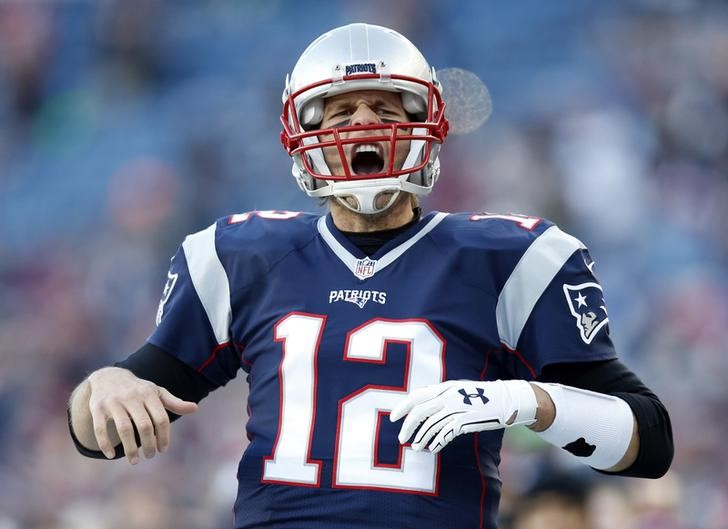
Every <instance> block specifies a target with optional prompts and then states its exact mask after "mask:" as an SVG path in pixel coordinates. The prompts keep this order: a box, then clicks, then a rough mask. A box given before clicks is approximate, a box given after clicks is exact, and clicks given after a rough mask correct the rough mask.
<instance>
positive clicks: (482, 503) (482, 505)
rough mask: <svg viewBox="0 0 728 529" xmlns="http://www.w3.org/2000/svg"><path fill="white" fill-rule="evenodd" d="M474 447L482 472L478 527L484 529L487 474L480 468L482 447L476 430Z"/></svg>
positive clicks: (480, 471) (479, 471)
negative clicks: (479, 444)
mask: <svg viewBox="0 0 728 529" xmlns="http://www.w3.org/2000/svg"><path fill="white" fill-rule="evenodd" d="M473 439H474V441H473V447H474V449H475V461H476V463H477V465H478V473H479V474H480V487H481V488H480V509H478V511H479V516H480V522H479V523H478V529H483V515H484V514H485V513H484V509H485V489H486V484H485V476H484V475H483V470H482V469H481V468H480V447H479V446H478V432H475V434H474V435H473Z"/></svg>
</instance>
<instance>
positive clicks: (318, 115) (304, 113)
mask: <svg viewBox="0 0 728 529" xmlns="http://www.w3.org/2000/svg"><path fill="white" fill-rule="evenodd" d="M299 119H300V121H301V126H302V127H303V128H304V129H306V130H308V129H312V128H314V127H315V126H317V125H318V124H320V123H321V121H323V119H324V102H323V99H321V98H320V97H317V98H315V99H313V100H311V101H309V102H308V103H306V104H305V105H304V106H303V108H302V109H301V114H300V118H299Z"/></svg>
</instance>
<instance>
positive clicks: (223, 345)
mask: <svg viewBox="0 0 728 529" xmlns="http://www.w3.org/2000/svg"><path fill="white" fill-rule="evenodd" d="M230 345H231V342H230V341H227V342H223V343H221V344H219V345H216V346H215V348H214V349H213V350H212V352H211V353H210V356H208V357H207V359H206V360H205V361H204V362H202V365H200V367H198V368H197V372H198V373H202V371H204V369H205V368H206V367H207V366H209V365H210V364H211V363H212V361H213V360H215V357H216V356H217V353H218V352H219V351H220V350H221V349H225V348H226V347H228V346H230Z"/></svg>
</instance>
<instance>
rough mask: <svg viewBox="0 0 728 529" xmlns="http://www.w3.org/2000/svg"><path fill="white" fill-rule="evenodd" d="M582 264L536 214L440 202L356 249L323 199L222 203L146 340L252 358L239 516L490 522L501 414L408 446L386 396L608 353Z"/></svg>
mask: <svg viewBox="0 0 728 529" xmlns="http://www.w3.org/2000/svg"><path fill="white" fill-rule="evenodd" d="M591 267H592V261H591V259H590V258H589V255H588V253H587V251H586V249H585V248H584V245H583V244H582V243H581V242H580V241H579V240H577V239H575V238H574V237H572V236H570V235H567V234H566V233H564V232H562V231H561V230H559V228H558V227H556V226H554V225H553V224H552V223H550V222H548V221H546V220H541V219H536V218H531V217H522V216H515V215H491V214H476V215H472V214H446V213H437V212H434V213H430V214H428V215H426V216H424V217H423V218H422V219H420V220H419V222H417V223H415V224H414V225H413V226H412V227H410V228H409V229H408V230H406V231H405V232H403V233H401V234H399V235H398V236H397V237H395V238H394V239H393V240H391V241H389V242H388V243H387V244H385V245H384V246H383V247H382V248H380V249H379V250H378V251H377V252H376V253H374V254H373V255H371V256H366V255H363V254H362V252H361V251H360V250H359V249H358V248H357V247H356V246H354V245H353V244H352V243H351V242H350V241H349V240H348V239H347V238H346V237H345V236H343V235H342V234H341V233H340V232H339V231H338V230H337V229H336V227H335V226H334V224H333V221H332V219H331V216H330V215H327V216H323V217H319V216H315V215H310V214H303V213H289V212H272V211H268V212H264V211H261V212H253V213H245V214H241V215H233V216H231V217H228V218H225V219H221V220H219V221H218V222H216V223H215V224H213V225H212V226H210V227H209V228H208V229H206V230H204V231H201V232H199V233H196V234H194V235H190V236H189V237H187V238H186V239H185V241H184V243H183V244H182V246H181V247H180V249H179V251H178V252H177V254H176V255H175V257H174V258H173V260H172V265H171V268H170V271H169V275H168V282H167V285H166V286H165V291H164V296H163V299H162V302H161V303H160V307H159V312H158V318H157V322H158V326H157V328H156V330H155V331H154V333H153V334H152V336H151V337H150V339H149V341H150V342H151V343H153V344H155V345H157V346H159V347H161V348H163V349H164V350H166V351H168V352H170V353H172V354H174V355H175V356H177V357H178V358H179V359H181V360H182V361H184V362H186V363H187V364H189V365H190V366H192V367H193V368H195V369H196V370H198V371H199V372H200V373H202V374H203V375H204V376H205V377H207V378H208V379H209V380H210V382H211V383H213V384H214V385H216V386H221V385H223V384H225V383H226V382H227V381H229V380H230V379H231V378H233V377H234V376H235V375H236V373H237V371H238V369H240V368H241V367H242V369H244V370H245V371H246V372H247V373H248V381H249V384H250V395H249V400H248V409H249V414H250V418H249V420H248V424H247V433H248V437H249V439H250V444H249V446H248V448H247V449H246V451H245V453H244V455H243V457H242V459H241V461H240V466H239V473H238V480H239V489H238V496H237V500H236V504H235V524H236V525H235V526H236V527H237V528H261V527H275V528H276V529H288V528H290V529H294V528H295V529H324V528H326V529H328V528H331V529H333V528H337V529H340V528H342V527H346V528H348V529H360V528H361V529H375V528H379V529H383V528H393V527H394V528H398V529H405V528H416V529H441V528H442V527H457V528H473V529H477V528H480V527H485V528H494V527H495V523H496V522H495V521H496V514H497V506H498V500H499V497H500V479H499V475H498V463H499V450H500V447H501V440H502V431H491V432H483V433H479V434H475V435H462V436H459V437H457V438H456V439H454V440H453V441H452V442H451V443H450V445H449V446H448V447H447V448H446V449H445V450H443V451H442V452H441V453H439V454H436V455H435V454H431V453H429V452H426V451H423V452H415V451H414V450H412V449H411V448H409V447H408V446H406V445H405V446H401V445H399V443H398V441H397V433H398V431H399V427H400V423H397V424H391V423H390V422H389V420H388V414H389V411H390V410H391V408H392V407H393V406H394V405H395V404H396V403H397V402H398V401H399V400H400V399H401V398H402V397H403V396H404V395H405V394H406V393H407V392H408V391H410V390H412V389H414V388H416V387H419V386H423V385H427V384H435V383H438V382H441V381H444V380H448V379H474V380H495V379H499V378H501V379H512V378H518V379H526V380H529V379H533V378H535V377H536V376H537V375H538V374H539V372H540V370H541V369H542V368H543V367H544V366H545V365H547V364H551V363H558V362H580V361H593V360H604V359H611V358H614V357H615V356H616V354H615V351H614V348H613V346H612V343H611V341H610V339H609V335H608V327H607V322H608V319H607V312H606V308H605V303H604V299H603V297H602V289H601V287H600V286H599V283H598V282H597V280H596V279H595V277H594V275H593V274H592V271H591Z"/></svg>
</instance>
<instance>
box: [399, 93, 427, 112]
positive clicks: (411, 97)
mask: <svg viewBox="0 0 728 529" xmlns="http://www.w3.org/2000/svg"><path fill="white" fill-rule="evenodd" d="M402 107H403V108H404V109H405V111H407V113H408V114H414V115H415V116H417V117H418V118H419V117H421V116H422V115H424V114H425V113H426V112H427V103H426V102H425V100H424V99H422V98H421V97H420V96H418V95H417V94H413V93H412V92H402Z"/></svg>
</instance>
